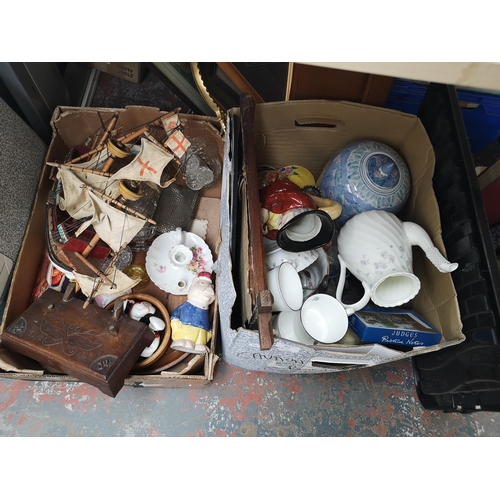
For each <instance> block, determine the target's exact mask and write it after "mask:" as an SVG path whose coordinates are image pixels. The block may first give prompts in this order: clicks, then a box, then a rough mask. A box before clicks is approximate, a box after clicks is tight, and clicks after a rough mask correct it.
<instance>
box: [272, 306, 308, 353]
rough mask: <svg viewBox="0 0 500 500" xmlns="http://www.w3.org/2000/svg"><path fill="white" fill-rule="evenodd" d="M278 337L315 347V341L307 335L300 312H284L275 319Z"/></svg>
mask: <svg viewBox="0 0 500 500" xmlns="http://www.w3.org/2000/svg"><path fill="white" fill-rule="evenodd" d="M273 328H274V329H275V330H276V332H277V336H278V337H280V338H282V339H287V340H292V341H293V342H298V343H300V344H305V345H313V344H314V340H313V339H312V338H311V337H310V336H309V335H308V334H307V332H306V331H305V329H304V327H303V326H302V322H301V321H300V312H299V311H283V312H280V313H279V314H277V315H276V316H275V317H274V319H273Z"/></svg>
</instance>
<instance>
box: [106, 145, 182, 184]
mask: <svg viewBox="0 0 500 500" xmlns="http://www.w3.org/2000/svg"><path fill="white" fill-rule="evenodd" d="M173 157H174V156H173V155H171V154H169V153H167V152H166V151H164V150H163V149H161V148H160V147H158V146H157V145H156V144H153V143H152V142H151V141H149V140H147V139H145V138H142V139H141V150H140V152H139V154H138V155H137V156H136V157H135V158H134V159H133V160H132V161H131V162H130V163H129V164H128V165H126V166H125V167H123V168H121V169H120V170H119V171H118V172H117V173H116V174H114V175H113V176H112V177H111V180H119V179H128V180H135V181H143V182H153V183H154V184H157V185H158V186H160V187H166V186H167V185H168V184H167V183H166V182H165V183H164V184H162V183H161V175H162V173H163V170H164V169H165V167H166V166H167V165H168V163H169V162H170V161H171V160H172V159H173Z"/></svg>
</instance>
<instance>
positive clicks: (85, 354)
mask: <svg viewBox="0 0 500 500" xmlns="http://www.w3.org/2000/svg"><path fill="white" fill-rule="evenodd" d="M63 297H64V296H63V294H62V293H60V292H56V291H54V290H51V289H49V290H47V291H46V292H45V293H44V294H43V295H42V296H41V297H40V298H39V299H38V300H37V301H36V302H34V303H33V304H32V305H31V306H30V307H29V308H28V309H27V310H26V311H25V312H24V313H23V314H22V315H21V316H20V317H19V318H17V320H16V321H14V322H13V323H12V324H11V325H10V326H9V327H8V328H7V329H6V330H5V331H4V333H3V334H2V344H3V345H4V346H5V347H7V348H8V349H11V350H13V351H16V352H18V353H21V354H23V355H25V356H28V357H29V358H32V359H34V360H36V361H38V362H39V363H41V364H42V365H44V366H47V367H51V368H53V369H56V370H59V371H61V372H63V373H66V374H68V375H71V376H72V377H75V378H77V379H78V380H81V381H82V382H86V383H88V384H91V385H93V386H95V387H97V388H98V389H99V390H101V391H102V392H103V393H104V394H107V395H108V396H111V397H115V396H116V395H117V394H118V392H119V391H120V389H121V388H122V387H123V384H124V380H125V377H126V376H127V375H128V374H129V372H130V370H131V369H132V366H133V365H134V363H135V362H136V361H137V359H138V358H139V356H140V354H141V352H142V351H143V350H144V348H145V347H147V346H149V345H150V344H151V342H152V341H153V340H154V334H153V332H152V331H151V330H150V329H149V328H148V326H147V325H146V324H145V323H142V322H140V321H134V320H132V319H130V318H128V317H127V316H124V315H121V316H120V317H119V318H116V317H115V315H114V314H113V312H112V311H107V310H105V309H102V308H100V307H98V306H96V305H95V304H91V305H90V306H89V307H87V308H86V309H84V308H83V301H81V300H79V299H77V298H71V299H69V300H68V301H65V300H63Z"/></svg>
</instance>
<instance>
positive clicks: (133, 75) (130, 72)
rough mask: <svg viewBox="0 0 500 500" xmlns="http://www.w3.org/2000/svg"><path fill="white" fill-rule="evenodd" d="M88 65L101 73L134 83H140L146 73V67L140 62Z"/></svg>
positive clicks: (95, 63) (94, 63)
mask: <svg viewBox="0 0 500 500" xmlns="http://www.w3.org/2000/svg"><path fill="white" fill-rule="evenodd" d="M87 64H88V65H89V66H91V67H92V68H95V69H98V70H99V71H102V72H104V73H109V74H110V75H113V76H116V77H118V78H121V79H122V80H127V81H128V82H133V83H139V82H140V81H141V78H142V73H143V71H144V66H143V65H142V63H140V62H139V63H138V62H134V63H130V62H128V63H124V62H93V63H87Z"/></svg>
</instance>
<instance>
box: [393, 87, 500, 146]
mask: <svg viewBox="0 0 500 500" xmlns="http://www.w3.org/2000/svg"><path fill="white" fill-rule="evenodd" d="M427 88H428V84H427V83H425V82H415V81H410V80H399V79H398V80H395V82H394V84H393V86H392V88H391V91H390V92H389V95H388V97H387V101H386V103H385V107H386V108H390V109H395V110H397V111H402V112H404V113H410V114H413V115H416V114H418V110H419V108H420V105H421V104H422V100H423V98H424V95H425V92H426V91H427ZM457 96H458V100H459V102H460V109H461V112H462V117H463V120H464V125H465V130H466V132H467V138H468V139H469V146H470V149H471V151H472V153H478V152H480V151H481V150H483V149H484V148H485V147H486V146H488V145H489V144H491V143H492V142H494V141H496V140H497V139H498V138H499V137H500V95H495V94H482V93H480V92H475V91H467V90H457Z"/></svg>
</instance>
